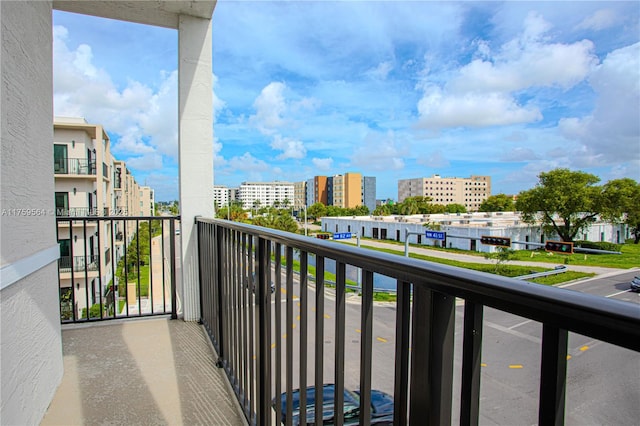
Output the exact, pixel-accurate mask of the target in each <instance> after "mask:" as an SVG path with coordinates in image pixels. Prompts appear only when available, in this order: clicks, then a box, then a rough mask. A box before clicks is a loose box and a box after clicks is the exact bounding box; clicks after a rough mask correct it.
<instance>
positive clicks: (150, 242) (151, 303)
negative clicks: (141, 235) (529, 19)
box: [148, 219, 200, 315]
mask: <svg viewBox="0 0 640 426" xmlns="http://www.w3.org/2000/svg"><path fill="white" fill-rule="evenodd" d="M153 238H154V237H153V227H152V226H151V219H149V290H148V297H149V304H150V305H151V315H153ZM198 253H200V252H199V251H198Z"/></svg>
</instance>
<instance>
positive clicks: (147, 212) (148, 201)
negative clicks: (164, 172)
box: [140, 186, 156, 216]
mask: <svg viewBox="0 0 640 426" xmlns="http://www.w3.org/2000/svg"><path fill="white" fill-rule="evenodd" d="M155 213H156V209H155V200H154V196H153V189H151V187H149V186H141V187H140V216H155Z"/></svg>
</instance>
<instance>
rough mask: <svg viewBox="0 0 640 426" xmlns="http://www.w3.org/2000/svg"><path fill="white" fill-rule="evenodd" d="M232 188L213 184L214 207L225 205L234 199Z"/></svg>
mask: <svg viewBox="0 0 640 426" xmlns="http://www.w3.org/2000/svg"><path fill="white" fill-rule="evenodd" d="M235 192H236V190H235V189H234V188H228V187H226V186H224V185H213V202H214V203H215V205H216V209H219V208H222V207H226V206H228V205H229V204H231V202H232V201H233V200H234V199H235Z"/></svg>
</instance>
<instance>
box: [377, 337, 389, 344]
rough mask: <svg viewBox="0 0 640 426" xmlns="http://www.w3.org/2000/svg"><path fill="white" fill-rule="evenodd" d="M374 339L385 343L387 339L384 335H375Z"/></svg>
mask: <svg viewBox="0 0 640 426" xmlns="http://www.w3.org/2000/svg"><path fill="white" fill-rule="evenodd" d="M376 340H377V341H378V342H382V343H387V339H385V338H384V337H376Z"/></svg>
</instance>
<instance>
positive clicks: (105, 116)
mask: <svg viewBox="0 0 640 426" xmlns="http://www.w3.org/2000/svg"><path fill="white" fill-rule="evenodd" d="M53 36H54V42H53V47H54V55H53V58H54V67H53V68H54V72H53V76H54V114H55V115H59V116H75V117H84V118H86V119H87V121H89V122H92V123H98V124H102V125H103V126H104V128H105V129H106V130H107V132H108V133H109V134H110V135H112V140H113V139H118V138H114V137H113V135H114V134H115V135H119V136H120V138H119V139H120V141H119V142H116V143H113V145H112V147H111V149H112V151H113V152H114V154H115V155H116V157H117V156H118V155H119V154H145V156H143V157H140V158H137V159H135V158H134V159H132V160H133V162H134V163H136V164H138V165H140V168H141V169H145V170H148V169H149V168H150V167H157V168H161V167H162V158H161V157H158V156H148V155H146V154H149V153H151V152H157V153H158V154H162V155H167V156H170V157H172V158H177V151H178V142H177V141H178V130H177V129H178V125H177V122H178V120H177V115H178V110H177V99H178V96H177V71H175V70H174V71H172V72H161V73H160V84H159V85H158V88H157V89H156V90H154V89H152V88H151V87H149V86H147V85H146V84H143V83H141V82H138V81H134V80H129V81H128V82H127V84H126V86H125V87H123V88H118V87H117V86H116V84H115V83H114V82H113V81H112V79H111V77H110V76H109V74H108V73H107V72H106V71H105V70H103V69H100V68H97V67H96V66H95V65H94V63H93V53H92V49H91V46H89V45H86V44H81V45H79V46H78V47H76V48H75V49H72V48H70V47H69V46H68V44H67V43H68V41H69V37H68V30H67V29H66V28H64V27H62V26H55V27H54V31H53Z"/></svg>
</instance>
